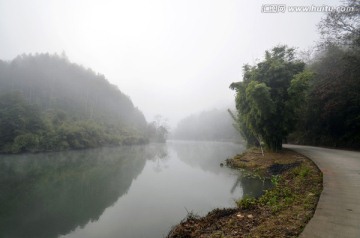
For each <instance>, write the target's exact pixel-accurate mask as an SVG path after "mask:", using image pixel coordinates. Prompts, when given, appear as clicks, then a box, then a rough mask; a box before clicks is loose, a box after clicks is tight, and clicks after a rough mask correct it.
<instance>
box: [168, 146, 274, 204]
mask: <svg viewBox="0 0 360 238" xmlns="http://www.w3.org/2000/svg"><path fill="white" fill-rule="evenodd" d="M170 148H172V149H174V150H175V151H176V153H177V155H178V157H179V158H180V159H181V160H182V161H183V162H185V163H187V164H189V165H190V166H192V167H199V168H201V169H202V170H203V171H208V172H211V173H215V174H219V173H226V174H229V173H236V171H234V170H229V169H228V168H223V167H221V166H220V163H224V161H225V160H226V159H227V158H230V157H233V156H234V155H236V154H239V153H241V152H242V151H244V150H245V147H244V146H243V145H241V144H232V143H227V142H201V141H200V142H189V141H173V142H172V143H170ZM235 178H236V179H235V181H234V184H233V186H232V187H231V190H230V192H231V194H233V193H234V192H235V190H237V189H240V190H242V194H243V196H249V197H259V196H260V195H261V194H262V193H263V191H264V190H265V189H268V188H269V187H270V186H271V182H270V181H269V180H261V179H259V178H256V177H251V176H247V175H245V174H243V173H241V172H238V173H237V176H235Z"/></svg>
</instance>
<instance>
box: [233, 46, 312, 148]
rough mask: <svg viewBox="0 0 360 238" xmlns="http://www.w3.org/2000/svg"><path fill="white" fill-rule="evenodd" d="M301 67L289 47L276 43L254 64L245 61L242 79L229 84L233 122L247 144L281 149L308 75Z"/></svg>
mask: <svg viewBox="0 0 360 238" xmlns="http://www.w3.org/2000/svg"><path fill="white" fill-rule="evenodd" d="M304 67H305V63H304V62H302V61H300V60H298V59H296V58H295V50H294V49H293V48H288V47H287V46H277V47H274V48H273V49H272V50H271V51H266V53H265V59H264V60H263V61H262V62H260V63H258V64H257V65H255V66H250V65H245V66H244V68H243V69H244V76H243V81H241V82H236V83H232V84H231V85H230V88H231V89H234V90H236V99H235V102H236V109H237V120H238V123H237V124H238V125H240V127H241V130H242V132H243V133H242V134H243V136H244V137H245V139H246V140H247V142H248V144H249V145H252V144H254V142H255V141H257V144H260V145H261V144H262V143H264V144H265V146H266V147H267V148H268V149H270V150H272V151H278V150H281V149H282V142H283V140H284V139H286V137H287V135H288V134H289V132H291V131H292V130H293V129H294V126H295V123H296V116H297V113H296V110H297V107H298V106H299V104H300V103H301V100H300V99H299V98H298V95H302V94H303V92H304V91H305V90H306V88H307V82H308V81H309V79H310V78H311V77H312V74H311V73H309V72H307V71H304Z"/></svg>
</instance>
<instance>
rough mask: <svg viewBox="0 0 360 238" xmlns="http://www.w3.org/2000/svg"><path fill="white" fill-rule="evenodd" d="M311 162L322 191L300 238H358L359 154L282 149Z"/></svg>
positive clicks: (319, 149) (318, 149)
mask: <svg viewBox="0 0 360 238" xmlns="http://www.w3.org/2000/svg"><path fill="white" fill-rule="evenodd" d="M284 147H285V148H290V149H293V150H295V151H297V152H299V153H301V154H303V155H305V156H307V157H308V158H310V159H312V160H313V161H314V162H315V164H316V165H317V166H318V167H319V168H320V170H321V171H322V172H323V176H324V190H323V192H322V193H321V196H320V200H319V203H318V205H317V208H316V211H315V214H314V217H313V218H312V219H311V220H310V222H309V223H308V224H307V226H306V227H305V229H304V231H303V233H302V234H301V235H300V237H302V238H308V237H309V238H313V237H326V238H331V237H334V238H335V237H336V238H342V237H344V238H347V237H349V238H352V237H356V238H360V152H352V151H344V150H333V149H325V148H320V147H311V146H297V145H285V146H284Z"/></svg>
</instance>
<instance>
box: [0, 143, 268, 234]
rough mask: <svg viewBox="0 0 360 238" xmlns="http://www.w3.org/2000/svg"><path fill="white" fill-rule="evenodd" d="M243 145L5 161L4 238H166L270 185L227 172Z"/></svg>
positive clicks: (0, 219)
mask: <svg viewBox="0 0 360 238" xmlns="http://www.w3.org/2000/svg"><path fill="white" fill-rule="evenodd" d="M243 150H244V147H243V146H241V145H239V144H232V143H215V142H175V141H173V142H168V143H167V144H166V145H161V144H150V145H146V146H132V147H119V148H101V149H92V150H85V151H69V152H59V153H45V154H35V155H11V156H4V155H2V156H0V237H8V238H15V237H16V238H17V237H34V238H35V237H36V238H42V237H44V238H45V237H46V238H48V237H49V238H51V237H54V238H58V237H61V238H98V237H103V238H107V237H120V238H142V237H144V238H158V237H160V238H161V237H164V236H165V235H166V234H167V232H168V231H169V230H170V228H171V226H173V225H174V224H176V223H178V222H179V221H180V220H182V219H183V218H184V217H185V216H186V215H187V213H188V212H190V211H192V212H194V213H195V214H199V215H205V214H206V213H207V212H209V211H210V210H212V209H214V208H217V207H231V206H234V200H235V199H238V198H241V197H242V196H244V195H245V194H247V195H252V196H258V195H259V194H260V193H261V192H262V190H263V189H264V188H265V187H266V186H268V184H266V183H265V184H264V182H263V181H261V180H258V179H254V178H248V177H244V176H242V174H241V172H239V171H236V170H231V169H229V168H226V167H220V163H222V162H224V160H225V159H226V158H228V157H231V156H234V155H235V154H237V153H240V152H242V151H243Z"/></svg>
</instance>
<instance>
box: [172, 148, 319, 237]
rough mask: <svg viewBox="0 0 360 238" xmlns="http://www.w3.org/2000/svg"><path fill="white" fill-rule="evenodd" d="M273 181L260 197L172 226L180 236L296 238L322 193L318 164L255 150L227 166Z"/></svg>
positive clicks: (285, 152)
mask: <svg viewBox="0 0 360 238" xmlns="http://www.w3.org/2000/svg"><path fill="white" fill-rule="evenodd" d="M227 164H228V165H229V166H231V167H234V168H239V169H246V170H247V171H249V170H250V171H252V172H254V173H258V174H261V175H262V176H266V177H269V178H271V181H272V183H273V185H274V187H273V188H272V189H271V190H268V191H266V192H265V193H264V194H263V195H262V196H261V197H259V198H257V199H255V198H250V197H245V198H242V199H241V200H238V201H236V205H237V206H236V207H235V208H227V209H216V210H213V211H211V212H210V213H208V214H207V215H206V216H205V217H198V216H196V215H193V214H189V215H188V217H187V218H186V219H184V220H183V221H182V222H181V223H180V224H178V225H177V226H175V227H173V229H172V230H171V231H170V232H169V234H168V236H167V237H168V238H177V237H182V238H185V237H197V238H199V237H209V238H210V237H212V238H215V237H219V238H220V237H221V238H225V237H297V236H298V235H299V234H300V233H301V231H302V230H303V228H304V227H305V225H306V223H307V222H308V221H309V220H310V218H311V217H312V216H313V214H314V212H315V209H316V204H317V201H318V199H319V196H320V193H321V191H322V174H321V172H320V171H319V169H318V168H317V167H316V166H315V165H314V163H313V162H312V161H311V160H309V159H307V158H305V157H304V156H303V155H300V154H298V153H295V152H293V151H290V150H283V151H282V152H280V153H271V152H265V154H264V156H263V155H262V153H261V151H259V150H257V149H251V150H248V151H246V152H245V153H243V154H241V155H238V156H236V157H235V158H233V159H230V160H228V161H227Z"/></svg>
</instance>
